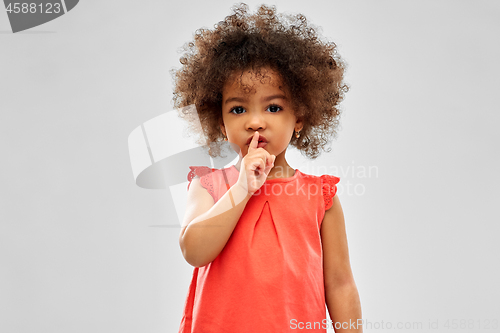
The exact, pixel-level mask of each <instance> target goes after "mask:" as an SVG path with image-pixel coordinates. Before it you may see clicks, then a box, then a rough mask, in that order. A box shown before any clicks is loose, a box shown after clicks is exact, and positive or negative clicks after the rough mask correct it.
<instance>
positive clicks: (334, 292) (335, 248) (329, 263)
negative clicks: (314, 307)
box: [321, 196, 363, 332]
mask: <svg viewBox="0 0 500 333" xmlns="http://www.w3.org/2000/svg"><path fill="white" fill-rule="evenodd" d="M321 240H322V244H323V256H324V257H323V270H324V280H325V297H326V305H327V307H328V312H329V313H330V317H331V320H332V322H333V324H334V325H335V323H336V322H338V323H339V324H337V325H339V326H340V325H342V323H347V324H344V326H343V327H344V328H339V329H335V332H362V331H363V328H362V326H361V323H362V322H361V320H362V317H361V304H360V301H359V294H358V289H357V288H356V283H355V282H354V277H353V275H352V271H351V264H350V262H349V250H348V247H347V236H346V231H345V222H344V213H343V211H342V206H341V205H340V200H339V198H338V197H337V196H334V197H333V205H332V207H331V208H330V209H329V210H327V211H326V212H325V217H324V218H323V222H322V225H321ZM350 323H354V324H352V326H349V325H350ZM357 324H359V325H357Z"/></svg>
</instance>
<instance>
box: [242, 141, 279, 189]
mask: <svg viewBox="0 0 500 333" xmlns="http://www.w3.org/2000/svg"><path fill="white" fill-rule="evenodd" d="M258 144H259V132H257V131H255V133H254V134H253V137H252V141H250V144H249V146H248V153H247V154H246V155H245V157H243V160H242V161H241V166H240V175H239V178H238V184H240V185H241V186H242V187H243V188H244V189H245V190H247V192H248V193H249V194H250V195H253V194H254V193H255V192H256V191H257V190H258V189H260V188H261V187H262V185H263V184H264V182H265V181H266V179H267V176H268V175H269V172H270V171H271V169H272V168H273V167H274V160H275V159H276V156H275V155H271V154H269V152H268V151H266V150H265V149H264V148H257V145H258Z"/></svg>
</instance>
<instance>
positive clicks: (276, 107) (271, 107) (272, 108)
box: [267, 104, 283, 113]
mask: <svg viewBox="0 0 500 333" xmlns="http://www.w3.org/2000/svg"><path fill="white" fill-rule="evenodd" d="M267 110H269V112H272V113H276V112H278V111H281V110H283V108H282V107H281V106H279V105H275V104H272V105H269V106H268V107H267Z"/></svg>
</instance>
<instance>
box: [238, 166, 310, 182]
mask: <svg viewBox="0 0 500 333" xmlns="http://www.w3.org/2000/svg"><path fill="white" fill-rule="evenodd" d="M231 168H232V169H234V171H236V172H237V173H239V171H238V169H236V167H235V166H234V164H233V165H231V167H229V169H231ZM299 173H301V172H300V171H299V169H295V172H294V174H293V176H291V177H287V178H272V179H266V181H265V182H264V183H284V182H290V181H293V180H294V179H296V178H297V177H298V175H299Z"/></svg>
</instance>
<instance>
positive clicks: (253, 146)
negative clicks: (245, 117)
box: [248, 131, 260, 152]
mask: <svg viewBox="0 0 500 333" xmlns="http://www.w3.org/2000/svg"><path fill="white" fill-rule="evenodd" d="M259 136H260V134H259V132H257V131H255V133H254V134H253V137H252V141H250V144H249V145H248V152H250V151H252V150H255V149H257V146H258V145H259Z"/></svg>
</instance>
